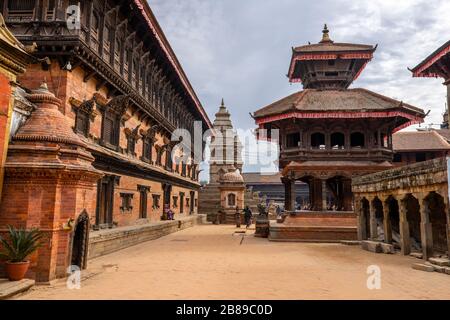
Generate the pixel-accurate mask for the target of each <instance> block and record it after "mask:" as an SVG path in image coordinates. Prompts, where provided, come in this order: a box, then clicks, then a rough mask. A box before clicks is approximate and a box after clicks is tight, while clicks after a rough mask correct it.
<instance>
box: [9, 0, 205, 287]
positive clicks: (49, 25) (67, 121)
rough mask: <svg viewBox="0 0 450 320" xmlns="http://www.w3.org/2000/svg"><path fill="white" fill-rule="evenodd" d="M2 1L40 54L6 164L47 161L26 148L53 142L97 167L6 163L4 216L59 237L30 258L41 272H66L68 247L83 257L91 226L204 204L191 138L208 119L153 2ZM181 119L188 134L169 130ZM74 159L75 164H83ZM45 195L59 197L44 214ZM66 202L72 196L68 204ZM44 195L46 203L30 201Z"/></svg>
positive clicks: (77, 260) (185, 212)
mask: <svg viewBox="0 0 450 320" xmlns="http://www.w3.org/2000/svg"><path fill="white" fill-rule="evenodd" d="M1 3H2V6H1V7H0V10H1V12H2V13H3V15H4V17H5V21H6V25H7V26H8V28H9V29H10V30H11V32H12V33H13V34H14V36H15V37H16V38H17V39H18V40H19V41H20V42H21V43H23V44H25V45H33V44H36V46H35V49H36V51H35V52H34V56H35V57H36V59H35V60H34V63H32V64H30V65H29V66H28V68H27V72H26V73H24V74H22V75H21V76H20V77H19V80H18V81H19V83H20V95H19V96H17V98H16V103H17V106H18V107H17V108H16V111H17V112H16V118H15V119H16V121H15V123H14V132H13V134H12V139H13V140H12V141H13V145H12V147H13V149H11V148H10V150H15V151H14V152H10V154H11V158H10V159H9V161H10V164H11V165H10V167H11V168H12V167H14V166H16V167H17V166H18V163H20V162H22V163H24V164H30V165H32V164H33V163H34V165H36V167H39V166H41V169H42V166H44V165H45V159H46V157H50V156H49V155H48V154H45V152H44V151H42V152H40V153H39V152H38V153H37V154H33V153H31V152H29V151H30V150H25V149H27V148H29V145H30V144H36V145H38V146H39V148H44V146H45V145H46V144H51V145H53V144H55V148H56V147H57V148H62V145H64V146H65V147H67V146H69V149H73V150H77V151H76V152H79V154H78V153H77V154H75V153H76V152H75V151H73V152H74V153H72V154H71V155H70V153H67V154H65V153H64V152H63V153H59V154H54V155H53V156H51V157H50V158H52V157H53V158H52V160H51V161H53V160H55V159H58V162H59V164H64V165H68V164H69V163H68V162H71V161H73V162H74V163H73V164H74V165H75V167H76V165H80V166H82V167H84V169H86V170H87V171H88V172H90V173H89V174H82V175H81V174H80V175H78V176H77V175H70V177H60V176H58V179H60V180H57V181H56V180H54V179H55V177H53V178H52V179H53V180H52V179H50V178H48V177H45V179H44V177H41V178H42V179H41V178H38V177H37V176H32V177H31V176H27V175H26V174H25V173H24V174H25V175H24V176H23V177H22V179H19V178H18V175H14V174H12V173H13V171H14V170H16V169H11V170H10V173H11V175H10V176H9V180H7V181H5V186H8V188H9V189H8V191H7V192H9V193H8V197H9V198H8V199H7V200H5V201H3V202H2V208H3V209H4V210H3V211H2V213H1V214H0V228H1V227H4V226H5V225H7V224H16V225H25V226H26V227H32V226H37V227H41V229H43V230H44V231H46V232H48V233H49V234H50V239H53V240H50V241H53V245H52V249H49V248H47V249H48V250H47V251H45V252H44V251H43V250H40V253H39V256H40V257H38V258H36V259H35V260H36V261H37V262H36V263H37V264H36V263H35V264H34V270H38V271H39V270H40V271H42V270H44V269H45V270H44V271H45V272H41V274H40V275H39V276H38V277H37V278H38V280H40V281H48V280H52V279H53V278H55V277H59V276H63V275H64V274H65V270H64V267H66V266H67V265H70V263H69V262H70V261H69V260H70V259H72V261H71V262H72V263H74V264H77V265H79V266H80V267H85V261H86V257H87V255H88V253H87V248H88V244H87V239H88V237H89V230H91V229H94V230H99V229H102V230H105V229H110V228H116V227H125V226H133V225H142V224H146V223H152V222H156V221H160V220H161V219H164V218H165V217H166V216H165V214H164V208H171V209H172V210H173V211H174V212H175V215H176V217H177V218H180V217H184V216H189V215H193V214H196V213H197V205H198V189H199V187H200V184H199V182H198V173H199V170H198V162H197V161H194V157H196V159H197V160H201V155H197V154H195V155H194V148H192V143H191V142H192V141H193V139H194V131H195V134H197V135H199V136H202V135H203V133H204V132H205V131H206V130H208V129H210V128H211V127H212V126H211V123H210V121H209V119H208V117H207V115H206V113H205V111H204V109H203V107H202V105H201V103H200V101H199V100H198V98H197V96H196V94H195V92H194V90H193V88H192V86H191V84H190V83H189V80H188V78H187V76H186V74H185V73H184V71H183V69H182V67H181V65H180V63H179V62H178V60H177V57H176V56H175V53H174V52H173V50H172V48H171V46H170V44H169V43H168V41H167V39H166V37H165V36H164V33H163V31H162V30H161V28H160V26H159V24H158V22H157V21H156V18H155V17H154V15H153V13H152V11H151V9H150V7H149V5H148V4H147V2H146V1H138V0H129V1H113V0H105V1H101V0H98V1H97V0H91V1H81V2H79V1H34V0H33V1H28V0H26V1H11V0H9V1H2V2H1ZM74 5H75V6H74ZM78 17H79V25H78V24H77V23H78V19H77V18H78ZM43 82H45V85H42V83H43ZM19 105H20V107H19ZM27 108H28V109H27ZM55 108H56V109H55ZM49 110H51V111H49ZM38 111H39V112H38ZM56 111H57V112H56ZM40 112H42V114H41V115H40ZM48 112H50V113H51V115H52V116H51V117H50V116H48ZM45 114H47V116H45V117H44V115H45ZM39 116H40V117H41V118H39ZM33 119H34V120H33ZM39 119H41V120H42V121H41V122H40V124H41V127H40V128H37V127H36V125H37V123H39V122H36V121H38V120H39ZM43 119H45V120H43ZM52 121H54V122H52ZM33 123H34V127H32V126H31V125H32V124H33ZM68 128H69V129H70V130H69V131H68ZM177 128H181V129H186V130H187V131H188V132H189V134H190V136H191V137H190V139H191V141H189V139H187V138H186V136H183V139H181V138H180V136H175V137H172V134H173V133H174V131H175V129H177ZM58 135H61V137H60V138H58V139H56V138H55V137H58ZM27 139H28V140H27ZM55 139H56V140H55ZM42 141H45V143H44V144H42V143H41V142H42ZM181 141H182V142H183V147H182V148H179V147H178V146H177V144H179V143H180V142H181ZM22 145H25V147H24V146H22ZM56 145H57V146H56ZM203 146H204V145H202V146H201V148H202V149H203ZM14 148H15V149H14ZM21 148H22V149H21ZM44 149H45V148H44ZM44 149H42V150H44ZM64 150H65V149H64ZM49 152H50V151H49ZM55 157H56V158H55ZM71 157H73V158H71ZM80 157H81V158H80ZM33 158H34V159H33ZM80 159H81V160H80ZM47 160H48V159H47ZM48 161H50V160H48ZM51 161H50V162H51ZM67 161H68V162H67ZM78 161H81V162H82V163H78ZM59 164H58V165H59ZM71 165H72V163H71ZM91 166H92V167H91ZM75 167H71V168H70V170H75V171H77V170H78V169H77V168H75ZM58 170H59V169H58ZM70 170H69V171H70ZM16 171H17V170H16ZM44 171H45V170H44ZM53 173H54V172H53ZM77 177H78V178H77ZM36 179H37V180H36ZM65 179H66V180H65ZM67 179H68V180H67ZM44 180H45V181H44ZM69 180H70V181H71V182H70V184H72V186H73V193H71V192H69V190H66V189H64V190H66V192H68V193H64V192H63V191H62V190H61V189H60V187H61V185H64V184H65V183H69V182H67V181H69ZM75 180H76V181H75ZM93 180H95V181H94V182H93ZM36 181H37V182H36ZM51 181H53V182H51ZM51 183H54V187H56V188H57V189H58V188H59V189H58V190H50V191H49V192H47V193H46V192H44V191H45V190H46V189H45V188H41V187H42V184H47V185H49V188H50V185H51ZM92 183H94V185H95V186H94V187H92ZM40 186H41V187H40ZM33 188H34V189H33ZM36 188H37V189H36ZM92 188H93V189H92ZM32 189H33V190H35V191H36V190H40V192H32ZM91 189H92V190H91ZM19 194H21V196H23V197H25V198H26V199H23V203H26V204H27V206H24V207H21V206H18V207H19V208H20V210H21V212H20V213H19V212H18V211H17V210H19V209H17V208H16V209H13V208H12V207H13V206H12V204H13V202H14V201H18V200H20V199H16V198H15V196H16V195H17V196H18V195H19ZM52 197H53V198H52ZM20 201H22V200H20ZM69 203H71V204H70V205H69ZM43 204H45V205H48V206H49V207H52V208H53V209H49V210H50V211H52V215H53V214H54V216H51V217H50V218H49V217H48V210H47V209H48V208H47V209H45V208H44V207H43ZM65 205H67V206H69V207H67V208H66V209H65V211H64V210H62V207H64V206H65ZM37 206H38V207H39V206H40V208H41V209H40V210H35V211H33V208H36V207H37ZM18 214H19V215H20V214H21V216H20V217H18V216H17V215H18ZM40 214H41V215H42V216H41V217H36V216H37V215H40ZM61 215H62V216H61ZM43 216H45V217H46V219H47V218H49V219H48V220H46V219H44V218H43ZM52 217H53V218H52ZM71 219H73V220H74V223H75V232H74V233H72V234H71V236H70V237H68V236H67V237H66V236H65V235H64V233H61V232H62V231H61V230H60V229H61V225H64V224H66V225H67V223H69V222H70V220H71ZM79 224H80V226H81V227H80V228H77V226H78V225H79ZM91 235H92V233H91ZM58 239H63V240H62V241H58ZM58 246H59V248H58ZM80 251H82V252H80ZM44 260H45V261H44ZM43 264H47V266H45V267H44V265H43ZM36 266H37V269H36Z"/></svg>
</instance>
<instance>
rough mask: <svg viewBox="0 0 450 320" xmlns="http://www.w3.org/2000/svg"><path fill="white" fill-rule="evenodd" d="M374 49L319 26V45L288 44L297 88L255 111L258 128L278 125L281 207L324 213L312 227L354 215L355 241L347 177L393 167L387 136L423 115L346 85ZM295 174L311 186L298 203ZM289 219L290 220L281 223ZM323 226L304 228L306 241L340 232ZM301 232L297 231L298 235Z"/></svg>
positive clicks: (293, 211) (291, 76) (300, 212)
mask: <svg viewBox="0 0 450 320" xmlns="http://www.w3.org/2000/svg"><path fill="white" fill-rule="evenodd" d="M376 48H377V47H376V46H372V45H360V44H352V43H338V42H334V41H333V40H331V36H330V31H329V30H328V27H327V26H325V27H324V30H323V36H322V40H321V41H320V42H319V43H317V44H309V45H304V46H300V47H296V48H294V49H293V53H292V59H291V63H290V67H289V72H288V77H289V80H290V82H293V83H302V85H303V90H301V91H299V92H296V93H294V94H292V95H290V96H288V97H285V98H283V99H281V100H279V101H277V102H274V103H272V104H270V105H268V106H266V107H264V108H262V109H259V110H258V111H256V112H255V113H254V118H255V121H256V124H257V125H258V127H259V129H265V130H269V131H270V130H279V136H280V141H279V144H280V159H279V165H280V170H281V171H282V181H283V184H284V186H285V210H286V212H289V213H290V214H291V215H292V214H297V215H307V214H310V215H311V213H314V216H317V217H320V213H321V212H322V213H323V215H322V218H318V219H316V220H311V221H310V220H308V221H309V222H308V223H309V224H310V223H313V222H312V221H314V223H316V225H315V227H324V226H325V227H326V226H327V225H329V226H330V227H332V228H335V227H346V228H348V227H351V226H349V221H354V224H353V227H352V228H353V230H352V235H351V236H348V235H346V237H344V238H345V240H349V239H352V238H354V239H356V220H354V219H353V220H351V219H350V220H348V218H349V215H350V216H351V215H354V212H353V211H354V204H353V195H352V191H351V184H352V179H353V178H354V177H356V176H360V175H364V174H368V173H373V172H378V171H382V170H386V169H389V168H391V167H392V160H393V146H392V134H393V133H395V132H396V131H399V130H401V129H403V128H405V127H407V126H409V125H412V124H417V123H421V122H423V118H424V117H425V114H424V112H423V110H421V109H419V108H416V107H414V106H412V105H409V104H407V103H404V102H402V101H397V100H395V99H392V98H389V97H385V96H383V95H381V94H378V93H375V92H372V91H369V90H367V89H363V88H350V86H351V84H352V83H353V81H354V80H355V79H356V78H358V77H359V75H360V74H361V73H362V71H363V69H364V67H365V66H366V64H367V63H369V62H370V60H371V59H372V58H373V54H374V52H375V50H376ZM298 180H300V181H303V182H305V183H307V184H308V186H309V200H308V201H307V203H304V204H303V205H302V204H301V203H300V201H299V199H296V198H295V182H296V181H298ZM340 217H341V218H342V220H341V222H342V226H341V225H340V223H339V218H340ZM310 218H312V216H310ZM336 219H337V220H336ZM288 220H292V219H287V220H285V223H287V221H288ZM295 221H297V223H293V221H291V222H289V223H290V225H289V228H292V226H293V225H297V226H302V225H303V224H302V223H303V222H304V221H303V222H302V219H296V220H295ZM275 227H277V228H279V227H280V225H278V226H274V228H275ZM308 227H311V225H308ZM320 230H322V231H320ZM328 231H329V230H328ZM328 231H327V229H326V228H325V229H317V230H316V237H315V236H314V235H312V236H311V234H309V235H308V241H313V240H314V239H317V240H320V241H326V240H327V239H328V240H330V241H335V240H339V237H341V236H340V235H339V233H332V232H331V233H328V234H329V237H327V236H324V235H323V234H322V232H325V234H326V232H328ZM276 233H277V235H280V234H282V232H278V231H277V232H276ZM273 234H274V233H271V236H272V235H273ZM280 237H281V239H282V238H283V236H282V235H281V236H280ZM302 237H303V238H304V235H302V233H301V232H299V233H298V235H297V240H302ZM293 238H295V236H292V235H291V236H290V240H292V239H293Z"/></svg>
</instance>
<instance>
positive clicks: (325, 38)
mask: <svg viewBox="0 0 450 320" xmlns="http://www.w3.org/2000/svg"><path fill="white" fill-rule="evenodd" d="M322 33H323V35H322V41H320V43H327V42H331V43H333V41H332V40H331V39H330V30H328V26H327V24H326V23H325V25H324V26H323V30H322Z"/></svg>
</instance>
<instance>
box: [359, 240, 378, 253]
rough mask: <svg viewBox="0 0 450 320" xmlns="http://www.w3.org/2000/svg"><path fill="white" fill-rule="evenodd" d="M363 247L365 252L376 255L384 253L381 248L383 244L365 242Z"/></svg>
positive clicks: (362, 244)
mask: <svg viewBox="0 0 450 320" xmlns="http://www.w3.org/2000/svg"><path fill="white" fill-rule="evenodd" d="M361 247H362V248H363V250H366V251H369V252H374V253H381V252H383V249H382V248H381V242H376V241H363V242H362V243H361Z"/></svg>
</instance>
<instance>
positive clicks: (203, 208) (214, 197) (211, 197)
mask: <svg viewBox="0 0 450 320" xmlns="http://www.w3.org/2000/svg"><path fill="white" fill-rule="evenodd" d="M219 210H220V191H219V187H218V185H215V184H209V185H207V186H205V187H204V188H202V189H200V191H199V193H198V212H199V213H200V214H206V216H207V218H206V219H207V221H208V222H213V221H215V220H216V217H217V213H218V212H219Z"/></svg>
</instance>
